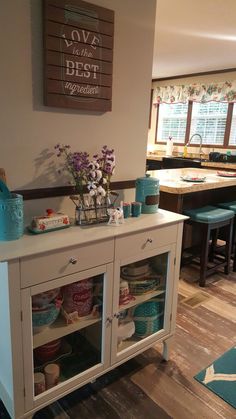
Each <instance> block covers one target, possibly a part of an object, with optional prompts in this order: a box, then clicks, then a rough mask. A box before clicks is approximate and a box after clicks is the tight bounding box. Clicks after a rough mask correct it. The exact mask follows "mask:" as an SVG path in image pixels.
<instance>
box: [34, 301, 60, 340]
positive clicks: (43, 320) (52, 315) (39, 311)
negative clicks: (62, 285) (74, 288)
mask: <svg viewBox="0 0 236 419" xmlns="http://www.w3.org/2000/svg"><path fill="white" fill-rule="evenodd" d="M60 308H61V307H60V304H54V303H50V304H48V305H47V306H46V307H42V308H34V307H33V308H32V322H33V329H34V332H35V333H37V332H41V331H42V330H44V329H45V328H46V327H48V326H50V325H51V324H52V323H54V322H55V320H56V319H57V317H58V315H59V313H60Z"/></svg>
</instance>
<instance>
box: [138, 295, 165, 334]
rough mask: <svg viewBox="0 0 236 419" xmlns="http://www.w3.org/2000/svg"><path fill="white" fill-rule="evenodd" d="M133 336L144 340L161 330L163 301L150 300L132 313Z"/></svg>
mask: <svg viewBox="0 0 236 419" xmlns="http://www.w3.org/2000/svg"><path fill="white" fill-rule="evenodd" d="M133 320H134V323H135V335H136V336H137V337H139V338H145V337H147V336H150V335H151V334H153V333H156V332H157V331H158V330H161V329H162V328H163V321H164V312H163V301H162V300H160V301H158V300H151V301H147V302H145V303H143V304H140V305H138V306H137V307H135V308H134V311H133Z"/></svg>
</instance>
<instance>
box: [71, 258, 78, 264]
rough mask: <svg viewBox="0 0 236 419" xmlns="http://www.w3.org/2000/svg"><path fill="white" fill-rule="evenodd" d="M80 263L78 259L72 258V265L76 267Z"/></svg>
mask: <svg viewBox="0 0 236 419" xmlns="http://www.w3.org/2000/svg"><path fill="white" fill-rule="evenodd" d="M77 262H78V259H76V258H73V257H72V258H70V263H72V265H75V264H76V263H77Z"/></svg>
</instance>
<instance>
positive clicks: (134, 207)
mask: <svg viewBox="0 0 236 419" xmlns="http://www.w3.org/2000/svg"><path fill="white" fill-rule="evenodd" d="M141 211H142V203H141V202H132V203H131V212H132V217H139V216H140V215H141Z"/></svg>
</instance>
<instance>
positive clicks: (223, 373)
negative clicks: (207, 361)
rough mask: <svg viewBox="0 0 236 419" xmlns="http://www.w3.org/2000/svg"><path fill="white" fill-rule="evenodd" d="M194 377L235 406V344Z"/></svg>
mask: <svg viewBox="0 0 236 419" xmlns="http://www.w3.org/2000/svg"><path fill="white" fill-rule="evenodd" d="M194 378H195V379H196V380H197V381H199V383H201V384H203V385H204V386H206V387H207V388H208V389H209V390H211V391H213V392H214V393H216V394H217V395H218V396H220V397H221V398H222V399H223V400H225V401H226V402H227V403H229V404H231V406H233V407H234V408H236V346H235V347H234V348H231V349H230V350H229V351H227V352H225V353H224V355H222V356H221V357H220V358H218V359H217V360H216V361H214V362H213V364H211V365H209V367H207V368H205V369H204V370H203V371H201V372H199V373H198V374H197V375H195V377H194Z"/></svg>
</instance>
